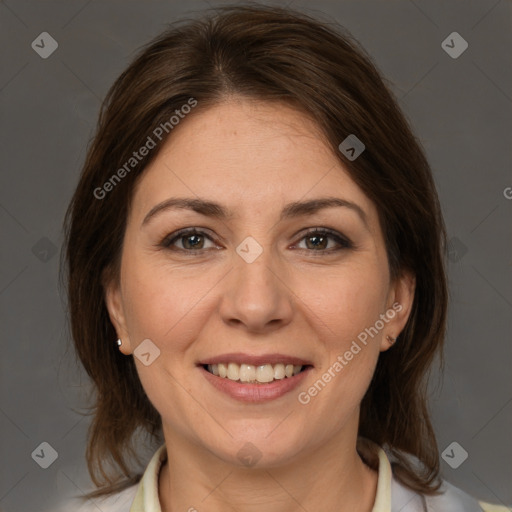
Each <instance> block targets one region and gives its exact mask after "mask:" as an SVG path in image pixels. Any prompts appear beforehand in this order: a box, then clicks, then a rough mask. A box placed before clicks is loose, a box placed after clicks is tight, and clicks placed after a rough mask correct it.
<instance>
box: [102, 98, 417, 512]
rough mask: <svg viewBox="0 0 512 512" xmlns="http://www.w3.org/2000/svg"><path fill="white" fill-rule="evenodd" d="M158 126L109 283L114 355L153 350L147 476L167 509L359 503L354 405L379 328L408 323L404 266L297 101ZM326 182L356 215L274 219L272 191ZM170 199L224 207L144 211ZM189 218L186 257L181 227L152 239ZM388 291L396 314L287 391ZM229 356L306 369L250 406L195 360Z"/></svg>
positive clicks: (282, 200) (295, 191)
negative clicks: (308, 393)
mask: <svg viewBox="0 0 512 512" xmlns="http://www.w3.org/2000/svg"><path fill="white" fill-rule="evenodd" d="M171 135H172V136H171V137H170V138H169V139H168V140H167V141H166V142H165V145H164V146H163V147H162V150H161V151H160V153H159V154H158V155H157V157H156V158H155V160H154V161H153V162H152V163H151V165H150V166H148V168H147V169H146V170H145V173H144V175H143V176H142V177H141V179H140V181H139V183H138V184H137V187H136V189H135V191H134V196H133V200H132V205H131V210H130V213H129V218H128V222H127V228H126V233H125V240H124V246H123V252H122V261H121V270H120V276H119V279H118V280H117V281H113V282H110V283H107V284H106V286H105V288H106V302H107V307H108V310H109V313H110V317H111V320H112V322H113V323H114V325H115V327H116V330H117V333H118V336H119V337H120V338H121V339H122V346H121V347H120V350H121V351H122V352H123V354H126V355H130V354H133V351H134V350H135V349H136V348H137V346H138V345H139V343H141V341H142V340H144V339H147V338H149V339H150V340H151V341H152V342H153V343H154V344H155V345H156V346H157V347H158V348H159V350H160V356H159V357H158V358H156V359H155V360H154V362H153V363H152V364H150V365H149V366H145V365H144V364H142V363H141V361H139V359H138V358H137V357H134V360H135V363H136V365H137V371H138V374H139V377H140V380H141V382H142V385H143V387H144V389H145V391H146V393H147V395H148V397H149V399H150V400H151V402H152V403H153V404H154V406H155V407H156V409H157V410H158V411H159V413H160V414H161V416H162V421H163V428H164V438H165V442H166V446H167V453H168V458H169V460H170V461H172V463H171V464H165V465H164V466H163V469H162V471H161V472H160V476H159V496H160V501H161V507H162V511H164V512H176V511H183V510H189V509H190V508H191V507H195V508H196V509H197V510H198V511H201V510H209V511H211V512H216V511H221V510H222V511H225V510H236V511H239V512H241V511H243V512H252V511H257V510H258V511H259V510H261V509H262V507H264V509H265V510H266V511H268V512H274V511H275V512H277V511H279V512H287V511H290V512H291V511H296V510H298V509H299V508H301V507H303V508H304V509H305V510H324V511H332V512H334V511H336V512H343V511H347V512H348V511H350V512H353V511H354V510H358V511H363V512H364V511H371V509H372V507H373V504H374V500H375V494H376V486H377V476H378V475H377V472H375V471H373V470H371V469H370V468H369V467H368V466H366V465H365V464H364V463H363V461H362V459H361V458H360V456H359V455H358V453H357V451H356V440H357V429H358V422H359V406H360V402H361V400H362V398H363V396H364V394H365V392H366V390H367V388H368V386H369V383H370V381H371V378H372V375H373V373H374V370H375V366H376V364H377V360H378V357H379V354H380V352H382V351H385V350H388V349H389V347H390V343H389V342H388V341H387V340H386V335H387V334H388V335H390V336H392V337H396V336H398V334H399V333H400V332H401V331H402V329H403V327H404V326H405V324H406V322H407V318H408V316H409V313H410V310H411V305H412V300H413V297H414V287H415V279H414V277H413V276H411V275H409V274H404V275H403V276H402V277H401V278H400V279H398V280H397V281H395V282H391V281H390V275H389V271H388V260H387V256H386V251H385V244H384V239H383V234H382V231H381V227H380V224H379V219H378V213H377V210H376V208H375V205H374V204H373V203H372V201H370V199H369V198H368V197H367V196H366V195H365V194H364V193H363V191H362V190H361V189H360V188H359V187H358V186H357V185H356V184H355V182H354V181H353V180H352V179H351V178H350V177H349V175H348V173H347V172H346V170H345V169H344V168H343V165H342V164H341V163H340V162H339V161H338V159H337V158H336V156H335V155H333V154H332V151H331V150H330V149H329V148H328V147H327V145H326V144H325V143H324V142H323V140H322V137H321V134H320V133H319V131H318V130H317V129H316V128H315V126H314V124H313V123H312V122H311V120H309V119H308V118H307V117H305V116H304V114H302V113H300V112H298V111H296V110H293V109H291V108H289V107H287V106H284V105H276V104H268V103H264V102H252V101H251V102H250V101H248V100H240V99H233V98H232V99H230V100H229V101H226V102H225V103H223V104H221V105H218V106H215V107H211V108H209V109H207V110H205V111H202V112H199V111H198V112H197V113H195V114H193V115H190V116H188V118H186V119H185V120H184V121H182V122H181V124H180V125H178V126H177V127H176V128H175V129H174V130H173V132H172V134H171ZM325 196H329V197H339V198H343V199H346V200H349V201H352V202H354V203H357V204H358V205H359V206H360V207H361V208H362V209H363V210H364V212H365V213H366V217H367V224H368V227H366V226H365V224H364V222H363V221H362V219H361V218H360V217H359V216H358V215H357V213H356V212H355V211H353V210H351V209H349V208H346V207H331V208H326V209H322V210H319V211H318V212H316V213H314V214H312V215H303V216H301V217H297V218H291V219H287V220H284V221H279V215H280V213H281V209H282V208H283V207H284V205H285V204H287V203H289V202H292V201H304V200H309V199H313V198H317V197H325ZM169 197H192V198H197V197H200V198H204V199H208V200H212V201H216V202H219V203H221V204H222V205H224V206H225V207H227V208H229V209H231V210H232V211H233V212H234V213H235V215H234V217H233V218H230V219H225V220H220V219H216V218H212V217H206V216H204V215H201V214H199V213H197V212H194V211H191V210H185V209H172V210H171V209H170V210H166V211H163V212H160V213H159V214H157V215H155V216H154V217H152V219H151V220H150V221H148V222H147V223H146V224H144V225H142V223H143V219H144V217H145V216H146V214H147V213H148V212H149V211H150V210H151V209H152V208H153V207H154V206H155V205H157V204H159V203H160V202H162V201H164V200H166V199H168V198H169ZM188 227H195V228H197V229H198V230H201V231H205V233H206V235H207V236H202V237H201V236H200V238H199V245H198V248H199V249H200V250H201V251H202V252H200V253H199V255H195V256H190V255H187V254H185V251H186V250H188V251H189V252H190V251H191V249H190V247H192V246H193V242H194V241H197V239H195V240H194V239H193V240H190V236H188V237H187V236H184V237H182V238H180V239H178V240H176V241H175V242H174V248H175V249H176V250H174V251H173V250H172V249H169V248H167V249H166V248H163V247H161V246H159V244H160V242H161V241H162V240H163V239H164V238H165V237H167V236H168V235H169V234H172V233H174V232H176V231H177V230H179V229H182V228H188ZM316 227H318V228H331V229H333V230H335V231H336V232H338V233H339V234H340V235H341V236H344V237H347V238H349V240H350V241H351V242H352V243H353V244H354V247H353V248H343V247H341V248H340V250H338V251H336V252H333V251H330V250H331V249H333V248H338V247H339V245H338V243H337V242H336V240H335V239H332V238H329V239H328V242H324V243H328V244H329V245H328V246H326V245H321V247H320V249H315V245H314V243H313V242H314V241H315V240H311V236H306V233H307V231H308V230H309V229H310V228H316ZM247 236H252V237H253V238H254V239H255V240H256V241H257V242H258V243H259V244H260V246H261V247H262V248H263V252H262V254H260V256H259V257H258V258H257V259H256V260H255V261H254V262H252V263H247V262H246V261H245V260H244V259H242V258H241V257H240V256H239V255H238V253H237V252H236V248H237V246H238V245H239V244H240V243H241V242H242V241H243V240H244V239H245V238H246V237H247ZM208 237H210V238H208ZM313 238H314V237H313ZM191 242H192V243H191ZM187 243H189V245H186V244H187ZM215 248H219V249H218V250H216V249H215ZM179 249H181V252H180V251H179ZM322 251H323V252H322ZM394 302H398V303H399V304H401V305H402V310H401V311H400V312H397V313H396V315H395V316H394V318H393V319H391V320H389V321H388V322H387V323H385V326H384V328H383V329H382V330H380V331H379V333H378V335H376V336H374V337H373V338H370V337H369V338H368V344H367V345H366V346H364V347H363V348H362V350H361V351H360V352H359V353H358V354H357V355H355V356H354V358H353V359H352V360H351V361H350V362H349V363H348V364H347V366H346V367H344V368H343V370H342V371H341V372H339V373H338V374H337V376H336V377H335V378H333V379H332V380H331V382H329V383H328V384H327V385H326V386H325V388H324V389H323V390H322V391H321V392H320V393H318V395H317V396H315V397H313V398H312V399H311V401H310V403H308V404H307V405H303V404H301V403H299V401H298V399H297V395H298V393H299V392H300V391H304V390H307V389H308V388H309V387H310V386H311V385H312V384H313V383H314V382H316V381H317V380H318V379H319V378H320V377H321V375H322V374H323V373H324V372H325V371H326V370H327V369H328V368H329V367H331V366H332V364H333V363H334V362H335V361H336V359H337V357H338V355H340V354H344V353H345V352H346V351H347V350H348V349H349V348H350V346H351V343H352V341H353V340H356V339H357V335H358V334H359V333H361V332H362V331H364V329H365V328H367V327H369V326H373V325H374V324H375V322H376V320H378V319H379V315H380V314H383V313H385V312H386V311H388V310H389V309H392V304H393V303H394ZM397 349H398V350H399V349H400V348H399V346H397V347H395V348H394V350H397ZM228 352H243V353H249V354H255V355H259V354H265V353H273V352H274V353H275V352H279V353H284V354H290V355H294V356H297V357H301V358H304V359H307V360H310V361H312V363H313V365H314V368H313V369H312V370H311V371H310V372H309V375H308V376H307V379H306V380H305V381H304V382H303V383H301V385H300V386H299V389H296V390H293V391H291V392H289V393H287V394H285V395H284V396H282V397H280V398H278V399H275V400H272V401H268V402H266V403H263V404H247V403H242V402H240V401H237V400H235V399H233V398H231V397H229V396H226V395H224V394H223V393H221V392H220V391H218V390H217V389H216V388H214V387H213V386H212V385H211V384H210V383H209V382H208V381H207V380H206V379H205V378H204V376H203V375H202V373H201V370H199V369H198V367H197V366H196V364H197V363H198V362H199V361H200V360H204V359H206V358H207V357H212V356H215V355H219V354H224V353H228ZM246 442H250V443H252V444H253V445H254V446H255V447H256V448H257V450H258V451H259V453H260V454H261V458H260V459H259V461H258V463H257V464H256V465H254V466H252V467H246V466H244V464H243V463H242V462H241V461H240V460H239V459H238V457H237V453H238V451H239V450H240V449H241V448H242V447H243V446H244V445H245V443H246Z"/></svg>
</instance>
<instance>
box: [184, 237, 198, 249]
mask: <svg viewBox="0 0 512 512" xmlns="http://www.w3.org/2000/svg"><path fill="white" fill-rule="evenodd" d="M194 238H195V239H196V241H195V242H192V244H188V245H191V246H192V247H193V248H194V247H195V246H196V245H198V243H199V240H198V239H199V236H198V235H189V236H188V237H186V240H187V243H188V242H189V241H190V240H191V239H194Z"/></svg>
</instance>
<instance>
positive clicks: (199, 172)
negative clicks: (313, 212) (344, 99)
mask: <svg viewBox="0 0 512 512" xmlns="http://www.w3.org/2000/svg"><path fill="white" fill-rule="evenodd" d="M326 195H330V196H333V195H334V196H338V197H342V198H344V199H348V200H351V201H354V202H357V203H358V204H359V205H360V206H361V207H362V208H364V209H365V210H366V211H367V212H368V214H369V216H370V217H371V216H372V215H376V211H375V208H374V206H373V204H372V202H371V201H370V200H369V199H368V198H367V196H366V195H365V194H364V192H363V191H362V190H361V189H360V188H359V187H358V186H357V184H356V183H355V182H354V181H353V180H352V178H351V177H350V175H349V174H348V172H347V171H346V169H345V168H344V166H343V164H342V163H341V162H340V160H339V159H338V158H337V156H336V155H335V154H333V152H332V150H331V149H330V147H329V146H328V145H327V143H326V142H325V141H324V139H323V137H322V134H321V132H320V130H319V129H318V127H317V126H316V125H315V124H314V123H313V121H312V120H311V119H310V118H309V117H308V116H306V115H305V114H303V113H301V112H299V111H297V110H295V109H293V108H291V107H289V106H287V105H284V104H276V103H266V102H254V101H251V102H249V101H230V102H226V103H222V104H220V105H216V106H214V107H210V108H208V109H206V110H204V111H200V110H199V111H197V112H194V114H193V115H190V116H189V117H188V118H187V117H185V119H184V120H182V121H181V124H180V125H178V126H177V127H175V128H174V129H173V131H172V133H171V135H170V136H169V138H168V139H167V140H166V141H165V143H164V145H163V146H162V147H161V148H160V152H159V154H158V155H157V156H156V158H155V160H153V161H152V163H151V164H150V165H149V166H148V167H147V168H146V170H145V171H144V174H143V176H142V177H141V179H140V180H139V183H138V185H137V188H136V191H135V196H134V205H133V206H134V214H135V215H137V216H143V215H144V214H145V213H147V210H149V209H150V208H151V207H153V206H154V204H156V203H158V202H160V201H164V200H166V199H167V198H168V197H170V196H187V197H190V196H198V197H201V198H209V199H212V200H215V201H217V202H222V203H223V204H225V205H226V206H227V207H228V208H229V209H231V210H233V211H240V210H245V211H246V212H247V213H248V214H254V213H259V212H261V211H269V209H273V208H275V209H276V211H277V208H278V207H280V205H282V204H284V203H288V202H290V201H296V200H299V199H302V200H306V199H311V198H313V197H317V196H326Z"/></svg>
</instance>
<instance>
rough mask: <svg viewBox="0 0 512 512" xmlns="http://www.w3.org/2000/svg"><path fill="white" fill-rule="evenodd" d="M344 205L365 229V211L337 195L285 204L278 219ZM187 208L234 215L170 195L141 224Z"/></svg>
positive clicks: (209, 214) (203, 202) (225, 216)
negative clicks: (354, 213) (168, 211)
mask: <svg viewBox="0 0 512 512" xmlns="http://www.w3.org/2000/svg"><path fill="white" fill-rule="evenodd" d="M334 207H344V208H349V209H351V210H352V211H354V212H356V213H357V214H358V216H359V217H360V218H361V220H362V221H363V223H364V225H365V227H366V229H368V230H370V229H369V226H368V217H367V215H366V212H365V211H364V210H363V209H362V208H361V207H360V206H359V205H358V204H356V203H353V202H351V201H347V200H346V199H341V198H339V197H319V198H316V199H311V200H309V201H302V202H301V201H295V202H293V203H288V204H287V205H285V207H284V208H283V210H282V211H281V216H280V219H279V220H280V221H283V220H285V219H290V218H294V217H300V216H303V215H313V214H314V213H316V212H318V211H320V210H322V209H324V208H334ZM173 209H187V210H192V211H195V212H197V213H199V214H201V215H204V216H206V217H213V218H217V219H221V220H228V219H231V218H233V217H234V216H235V215H234V213H233V212H232V211H230V210H229V209H227V208H225V207H224V206H222V205H220V204H219V203H215V202H213V201H208V200H206V199H197V198H188V197H171V198H169V199H166V200H165V201H163V202H161V203H159V204H157V205H156V206H154V207H153V208H151V210H150V211H149V212H148V214H147V215H146V216H145V217H144V220H143V221H142V226H144V225H145V224H147V223H148V222H149V221H150V220H151V219H152V218H154V217H155V216H157V215H158V214H159V213H162V212H164V211H167V210H173Z"/></svg>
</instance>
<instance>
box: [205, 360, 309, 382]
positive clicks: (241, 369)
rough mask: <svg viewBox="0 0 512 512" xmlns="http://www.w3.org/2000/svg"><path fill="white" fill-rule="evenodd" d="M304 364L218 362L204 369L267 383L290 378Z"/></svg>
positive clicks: (232, 378)
mask: <svg viewBox="0 0 512 512" xmlns="http://www.w3.org/2000/svg"><path fill="white" fill-rule="evenodd" d="M305 368H306V366H303V365H293V364H285V363H277V364H274V365H272V364H261V365H253V364H248V363H242V364H238V363H234V362H231V363H219V364H208V365H205V369H206V370H207V371H208V372H209V373H211V374H212V375H215V376H217V377H221V378H223V379H229V380H232V381H235V382H240V383H246V384H256V383H260V384H267V383H269V382H274V381H276V380H282V379H287V378H291V377H293V376H294V375H297V374H299V373H300V372H301V371H303V370H304V369H305Z"/></svg>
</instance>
